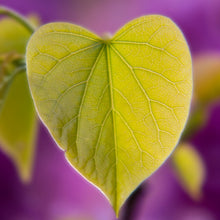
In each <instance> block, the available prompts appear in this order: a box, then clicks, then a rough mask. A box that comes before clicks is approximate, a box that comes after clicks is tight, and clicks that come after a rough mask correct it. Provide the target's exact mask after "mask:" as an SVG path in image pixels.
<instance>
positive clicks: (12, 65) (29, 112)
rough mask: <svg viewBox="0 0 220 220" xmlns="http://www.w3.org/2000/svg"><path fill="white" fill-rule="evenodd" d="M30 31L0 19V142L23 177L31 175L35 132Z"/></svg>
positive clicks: (25, 178)
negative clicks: (28, 46) (28, 62)
mask: <svg viewBox="0 0 220 220" xmlns="http://www.w3.org/2000/svg"><path fill="white" fill-rule="evenodd" d="M30 35H31V33H30V32H29V31H28V30H27V29H26V28H24V27H23V26H22V25H21V24H20V23H18V22H17V21H15V20H13V19H10V18H2V19H1V20H0V143H1V148H2V150H3V151H4V152H5V153H6V154H7V155H8V156H9V157H10V158H11V159H12V161H13V162H14V164H15V166H16V168H17V170H18V172H19V173H20V176H21V179H22V180H23V181H28V180H30V177H31V172H32V165H33V159H34V148H35V147H34V146H35V133H36V115H35V110H34V106H33V102H32V98H31V95H30V91H29V87H28V82H27V77H26V72H25V63H24V54H25V50H26V44H27V41H28V39H29V37H30Z"/></svg>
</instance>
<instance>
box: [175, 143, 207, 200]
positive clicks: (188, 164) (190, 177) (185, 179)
mask: <svg viewBox="0 0 220 220" xmlns="http://www.w3.org/2000/svg"><path fill="white" fill-rule="evenodd" d="M172 160H173V164H174V168H175V170H176V173H177V176H178V178H179V180H180V183H181V185H182V186H183V188H184V189H185V190H186V192H188V193H189V195H190V196H191V197H192V198H193V199H196V200H198V199H200V198H201V196H202V186H203V183H204V180H205V166H204V163H203V160H202V158H201V156H200V154H199V153H198V152H197V151H196V149H195V148H194V147H193V146H191V145H190V144H188V143H181V144H180V145H179V146H178V147H177V149H176V150H175V152H174V154H173V156H172Z"/></svg>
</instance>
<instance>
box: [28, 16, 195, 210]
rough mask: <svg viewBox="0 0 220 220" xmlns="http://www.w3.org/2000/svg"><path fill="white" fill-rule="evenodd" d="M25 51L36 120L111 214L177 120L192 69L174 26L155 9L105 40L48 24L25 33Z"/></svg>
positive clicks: (149, 167) (170, 137)
mask: <svg viewBox="0 0 220 220" xmlns="http://www.w3.org/2000/svg"><path fill="white" fill-rule="evenodd" d="M26 57H27V70H28V71H27V72H28V79H29V85H30V88H31V92H32V95H33V99H34V102H35V105H36V108H37V110H38V113H39V115H40V117H41V119H42V120H43V122H44V123H45V125H46V126H47V128H48V130H49V131H50V133H51V134H52V136H53V138H54V139H55V140H56V142H57V143H58V145H59V146H60V147H61V148H62V149H63V150H64V151H65V155H66V157H67V159H68V160H69V162H70V163H71V164H72V165H73V166H74V167H75V168H76V169H77V170H78V171H79V172H80V173H81V174H82V175H83V176H84V177H85V178H87V179H88V180H89V181H91V182H92V183H93V184H95V185H96V186H97V187H98V188H100V189H101V190H102V192H103V193H104V194H105V195H106V196H107V198H108V199H109V200H110V203H111V204H112V206H113V207H114V209H115V211H116V214H118V211H119V209H120V207H121V206H122V204H123V203H124V201H125V200H126V199H127V197H128V196H129V195H130V193H131V192H132V191H133V190H134V189H135V188H136V187H137V186H138V185H139V184H140V183H141V182H142V181H143V180H144V179H146V178H147V177H149V176H150V175H151V174H152V173H153V172H154V171H155V170H156V169H157V168H158V167H159V166H160V165H161V164H162V163H163V162H164V160H165V159H166V158H167V157H168V156H169V155H170V153H171V152H172V150H173V149H174V147H175V145H176V144H177V142H178V139H179V137H180V134H181V132H182V129H183V127H184V125H185V122H186V118H187V115H188V111H189V106H190V99H191V91H192V70H191V57H190V53H189V49H188V46H187V43H186V41H185V39H184V37H183V35H182V33H181V31H180V30H179V29H178V27H177V26H176V25H175V24H174V23H173V22H172V21H171V20H170V19H168V18H166V17H163V16H158V15H151V16H144V17H140V18H138V19H135V20H133V21H131V22H130V23H128V24H126V25H125V26H124V27H123V28H122V29H121V30H119V31H118V32H117V33H116V34H115V35H114V36H113V37H112V39H111V38H108V36H105V39H101V38H99V37H98V36H96V35H95V34H93V33H91V32H89V31H87V30H86V29H84V28H82V27H80V26H76V25H73V24H68V23H51V24H47V25H45V26H42V27H41V28H40V29H39V30H38V31H37V32H36V33H35V34H34V35H33V36H32V38H31V40H30V41H29V44H28V47H27V54H26Z"/></svg>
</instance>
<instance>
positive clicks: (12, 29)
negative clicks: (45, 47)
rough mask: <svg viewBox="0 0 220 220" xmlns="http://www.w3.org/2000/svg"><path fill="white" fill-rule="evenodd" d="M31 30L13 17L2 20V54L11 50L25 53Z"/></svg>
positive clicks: (0, 38)
mask: <svg viewBox="0 0 220 220" xmlns="http://www.w3.org/2000/svg"><path fill="white" fill-rule="evenodd" d="M29 38H30V32H29V31H28V30H27V29H26V28H25V27H23V26H22V25H21V24H20V23H18V22H17V21H15V20H13V19H11V18H4V19H1V20H0V55H1V54H4V53H9V52H17V53H20V54H24V53H25V49H26V44H27V41H28V39H29Z"/></svg>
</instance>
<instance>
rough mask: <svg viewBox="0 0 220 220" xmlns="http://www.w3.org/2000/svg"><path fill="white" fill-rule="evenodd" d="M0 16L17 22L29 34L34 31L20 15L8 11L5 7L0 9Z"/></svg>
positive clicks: (10, 10)
mask: <svg viewBox="0 0 220 220" xmlns="http://www.w3.org/2000/svg"><path fill="white" fill-rule="evenodd" d="M0 15H6V16H9V17H11V18H13V19H14V20H16V21H18V22H19V23H20V24H21V25H23V26H24V27H25V28H26V29H27V30H28V31H29V32H30V33H33V32H34V31H35V28H34V26H33V25H32V24H31V23H30V22H29V21H28V20H27V19H26V18H25V17H23V16H22V15H20V14H18V13H17V12H15V11H14V10H12V9H9V8H7V7H0Z"/></svg>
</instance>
